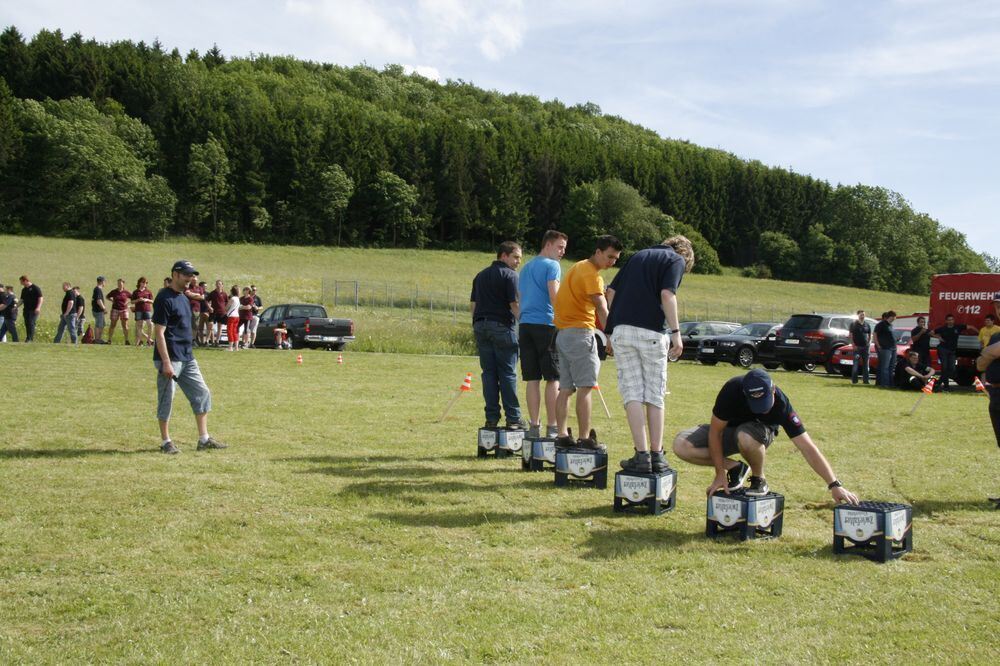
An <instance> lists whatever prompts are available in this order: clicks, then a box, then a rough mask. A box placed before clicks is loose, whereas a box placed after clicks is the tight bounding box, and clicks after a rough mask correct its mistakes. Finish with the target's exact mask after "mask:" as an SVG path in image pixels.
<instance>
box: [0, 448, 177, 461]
mask: <svg viewBox="0 0 1000 666" xmlns="http://www.w3.org/2000/svg"><path fill="white" fill-rule="evenodd" d="M159 452H160V450H159V449H158V448H152V449H134V450H131V451H127V450H123V449H0V459H17V458H49V459H55V458H85V457H87V456H130V455H134V454H137V453H159Z"/></svg>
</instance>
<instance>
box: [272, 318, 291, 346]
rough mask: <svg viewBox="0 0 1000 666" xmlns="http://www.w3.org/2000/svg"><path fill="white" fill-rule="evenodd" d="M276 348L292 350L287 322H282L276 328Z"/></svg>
mask: <svg viewBox="0 0 1000 666" xmlns="http://www.w3.org/2000/svg"><path fill="white" fill-rule="evenodd" d="M274 348H275V349H291V348H292V343H291V342H290V341H289V340H288V327H287V326H285V322H281V323H280V324H278V325H277V326H275V327H274Z"/></svg>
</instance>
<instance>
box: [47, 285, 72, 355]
mask: <svg viewBox="0 0 1000 666" xmlns="http://www.w3.org/2000/svg"><path fill="white" fill-rule="evenodd" d="M62 288H63V299H62V306H61V311H60V313H59V328H58V329H56V337H55V339H53V340H52V342H54V343H56V344H59V343H60V342H62V337H63V333H65V332H66V330H67V329H69V341H70V342H71V343H72V344H74V345H75V344H76V294H74V293H73V287H72V285H70V283H69V282H63V284H62Z"/></svg>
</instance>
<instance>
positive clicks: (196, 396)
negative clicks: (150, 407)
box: [153, 359, 212, 421]
mask: <svg viewBox="0 0 1000 666" xmlns="http://www.w3.org/2000/svg"><path fill="white" fill-rule="evenodd" d="M153 365H154V366H155V367H156V418H157V419H159V420H160V421H169V420H170V411H171V409H172V408H173V404H174V388H175V386H174V385H175V384H176V385H177V386H180V387H181V390H182V391H184V395H185V396H186V397H187V399H188V402H190V403H191V410H192V411H193V412H194V413H195V414H207V413H208V412H209V411H211V409H212V393H211V392H210V391H209V390H208V385H207V384H205V380H204V378H202V376H201V369H200V368H199V367H198V361H195V360H193V359H192V360H190V361H171V362H170V365H172V366H173V368H174V380H173V381H171V380H169V379H167V378H166V377H165V376H164V375H163V373H162V372H160V370H161V369H162V368H163V362H162V361H153Z"/></svg>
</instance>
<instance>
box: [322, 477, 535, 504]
mask: <svg viewBox="0 0 1000 666" xmlns="http://www.w3.org/2000/svg"><path fill="white" fill-rule="evenodd" d="M549 486H551V482H546V481H545V480H542V479H539V480H538V481H532V480H521V481H519V482H517V483H516V484H515V483H513V482H512V483H475V482H471V481H469V482H466V481H451V480H443V479H442V480H422V479H406V478H400V477H399V476H395V475H387V476H386V477H385V479H383V480H381V481H379V480H376V481H362V482H359V483H352V484H350V485H348V486H345V487H344V488H343V489H342V490H341V491H340V492H339V493H338V494H340V495H353V496H355V497H384V498H387V499H392V500H403V499H405V498H407V497H409V496H413V495H419V496H422V497H433V496H435V495H438V494H442V493H474V492H476V493H482V492H496V491H499V490H504V491H510V490H522V489H525V488H529V489H541V488H542V487H549Z"/></svg>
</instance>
